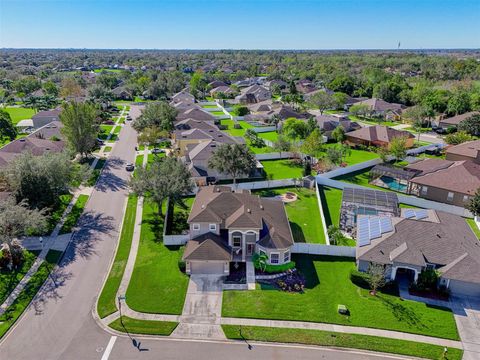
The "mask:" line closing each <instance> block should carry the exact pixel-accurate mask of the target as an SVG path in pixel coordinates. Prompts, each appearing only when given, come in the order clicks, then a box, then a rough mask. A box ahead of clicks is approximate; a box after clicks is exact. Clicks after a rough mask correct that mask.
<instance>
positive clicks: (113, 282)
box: [97, 195, 138, 318]
mask: <svg viewBox="0 0 480 360" xmlns="http://www.w3.org/2000/svg"><path fill="white" fill-rule="evenodd" d="M137 201H138V198H137V197H136V196H135V195H130V196H129V197H128V202H127V208H126V211H125V217H124V218H123V225H122V232H121V234H120V240H119V243H118V247H117V252H116V254H115V259H114V260H113V264H112V268H111V269H110V273H109V274H108V278H107V281H106V282H105V285H104V286H103V289H102V293H101V294H100V297H99V298H98V303H97V312H98V316H100V318H104V317H105V316H108V315H110V314H113V313H114V312H115V311H117V305H116V302H115V300H116V294H117V291H118V287H119V286H120V282H121V281H122V277H123V273H124V272H125V266H126V265H127V260H128V255H129V254H130V246H131V245H132V238H133V228H134V226H135V216H136V214H137Z"/></svg>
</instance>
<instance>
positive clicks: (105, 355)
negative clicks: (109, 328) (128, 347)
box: [102, 336, 117, 360]
mask: <svg viewBox="0 0 480 360" xmlns="http://www.w3.org/2000/svg"><path fill="white" fill-rule="evenodd" d="M116 340H117V337H116V336H112V337H111V338H110V341H109V342H108V345H107V348H106V349H105V352H104V353H103V356H102V360H108V358H109V356H110V353H111V352H112V349H113V345H114V344H115V341H116Z"/></svg>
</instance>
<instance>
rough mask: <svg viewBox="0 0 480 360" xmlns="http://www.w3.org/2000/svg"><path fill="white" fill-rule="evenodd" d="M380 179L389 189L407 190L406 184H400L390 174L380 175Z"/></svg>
mask: <svg viewBox="0 0 480 360" xmlns="http://www.w3.org/2000/svg"><path fill="white" fill-rule="evenodd" d="M380 180H382V181H383V183H384V184H385V185H387V186H388V188H389V189H391V190H395V191H400V192H404V193H406V192H407V185H405V184H400V183H399V182H398V181H397V180H395V179H394V178H392V177H390V176H381V177H380Z"/></svg>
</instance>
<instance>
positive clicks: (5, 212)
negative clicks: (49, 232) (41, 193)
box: [0, 197, 47, 266]
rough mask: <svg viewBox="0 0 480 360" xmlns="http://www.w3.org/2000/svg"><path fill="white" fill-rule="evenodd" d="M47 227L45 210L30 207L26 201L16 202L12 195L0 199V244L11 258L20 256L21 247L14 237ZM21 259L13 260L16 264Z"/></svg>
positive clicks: (40, 230)
mask: <svg viewBox="0 0 480 360" xmlns="http://www.w3.org/2000/svg"><path fill="white" fill-rule="evenodd" d="M46 227H47V222H46V217H45V211H41V210H36V209H30V208H29V207H28V203H27V202H26V201H21V202H20V203H18V204H17V202H16V201H15V199H14V198H13V197H8V198H6V199H4V200H0V244H3V246H5V248H6V249H7V251H8V252H9V254H10V264H9V265H10V266H11V265H12V260H13V259H19V260H20V259H21V258H22V248H21V247H20V245H19V244H17V243H16V239H18V238H19V237H21V236H24V235H27V234H29V233H31V232H32V231H33V232H43V231H44V230H45V229H46ZM20 262H21V261H15V262H14V265H18V264H19V263H20Z"/></svg>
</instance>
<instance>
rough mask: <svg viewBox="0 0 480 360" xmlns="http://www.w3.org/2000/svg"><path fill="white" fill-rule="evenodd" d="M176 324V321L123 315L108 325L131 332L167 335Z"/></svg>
mask: <svg viewBox="0 0 480 360" xmlns="http://www.w3.org/2000/svg"><path fill="white" fill-rule="evenodd" d="M122 322H123V324H122ZM177 325H178V323H176V322H171V321H155V320H137V319H132V318H129V317H126V316H123V317H122V321H120V318H119V319H117V320H115V321H114V322H112V323H110V324H109V325H108V326H110V327H111V328H112V329H114V330H117V331H121V332H128V333H131V334H143V335H161V336H169V335H170V334H171V333H172V332H173V330H175V328H176V327H177Z"/></svg>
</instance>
